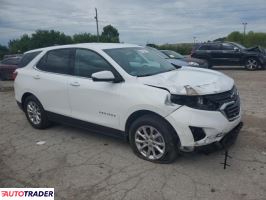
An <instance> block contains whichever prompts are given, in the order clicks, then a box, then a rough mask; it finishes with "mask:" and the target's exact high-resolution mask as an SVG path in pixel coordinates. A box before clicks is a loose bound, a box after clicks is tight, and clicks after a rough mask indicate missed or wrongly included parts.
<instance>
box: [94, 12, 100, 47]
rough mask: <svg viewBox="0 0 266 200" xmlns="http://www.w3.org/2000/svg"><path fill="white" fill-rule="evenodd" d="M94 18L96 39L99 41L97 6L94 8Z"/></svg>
mask: <svg viewBox="0 0 266 200" xmlns="http://www.w3.org/2000/svg"><path fill="white" fill-rule="evenodd" d="M95 13H96V15H95V17H94V18H95V20H96V28H97V41H98V42H99V41H100V38H99V26H98V13H97V8H95Z"/></svg>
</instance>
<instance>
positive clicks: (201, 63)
mask: <svg viewBox="0 0 266 200" xmlns="http://www.w3.org/2000/svg"><path fill="white" fill-rule="evenodd" d="M161 52H163V53H164V54H165V55H167V56H168V58H170V59H178V60H183V61H185V62H187V63H188V65H187V66H191V67H200V68H208V63H207V62H206V61H205V60H202V59H198V58H193V57H190V56H187V57H185V56H183V55H181V54H179V53H177V52H175V51H171V50H161Z"/></svg>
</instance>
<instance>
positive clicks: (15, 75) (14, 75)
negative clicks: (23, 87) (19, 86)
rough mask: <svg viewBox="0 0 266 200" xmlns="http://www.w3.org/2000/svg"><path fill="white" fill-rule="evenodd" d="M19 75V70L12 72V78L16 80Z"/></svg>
mask: <svg viewBox="0 0 266 200" xmlns="http://www.w3.org/2000/svg"><path fill="white" fill-rule="evenodd" d="M17 75H18V72H17V71H14V72H13V74H12V79H13V80H15V79H16V77H17Z"/></svg>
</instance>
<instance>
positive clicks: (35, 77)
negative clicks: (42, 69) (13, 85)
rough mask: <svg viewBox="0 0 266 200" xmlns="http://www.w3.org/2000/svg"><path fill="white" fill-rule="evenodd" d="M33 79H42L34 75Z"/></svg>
mask: <svg viewBox="0 0 266 200" xmlns="http://www.w3.org/2000/svg"><path fill="white" fill-rule="evenodd" d="M33 78H34V79H40V78H41V77H40V75H38V74H37V75H34V76H33Z"/></svg>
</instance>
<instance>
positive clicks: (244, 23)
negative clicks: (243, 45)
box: [242, 22, 248, 40]
mask: <svg viewBox="0 0 266 200" xmlns="http://www.w3.org/2000/svg"><path fill="white" fill-rule="evenodd" d="M242 24H243V26H244V40H245V37H246V27H247V25H248V23H247V22H243V23H242Z"/></svg>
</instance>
